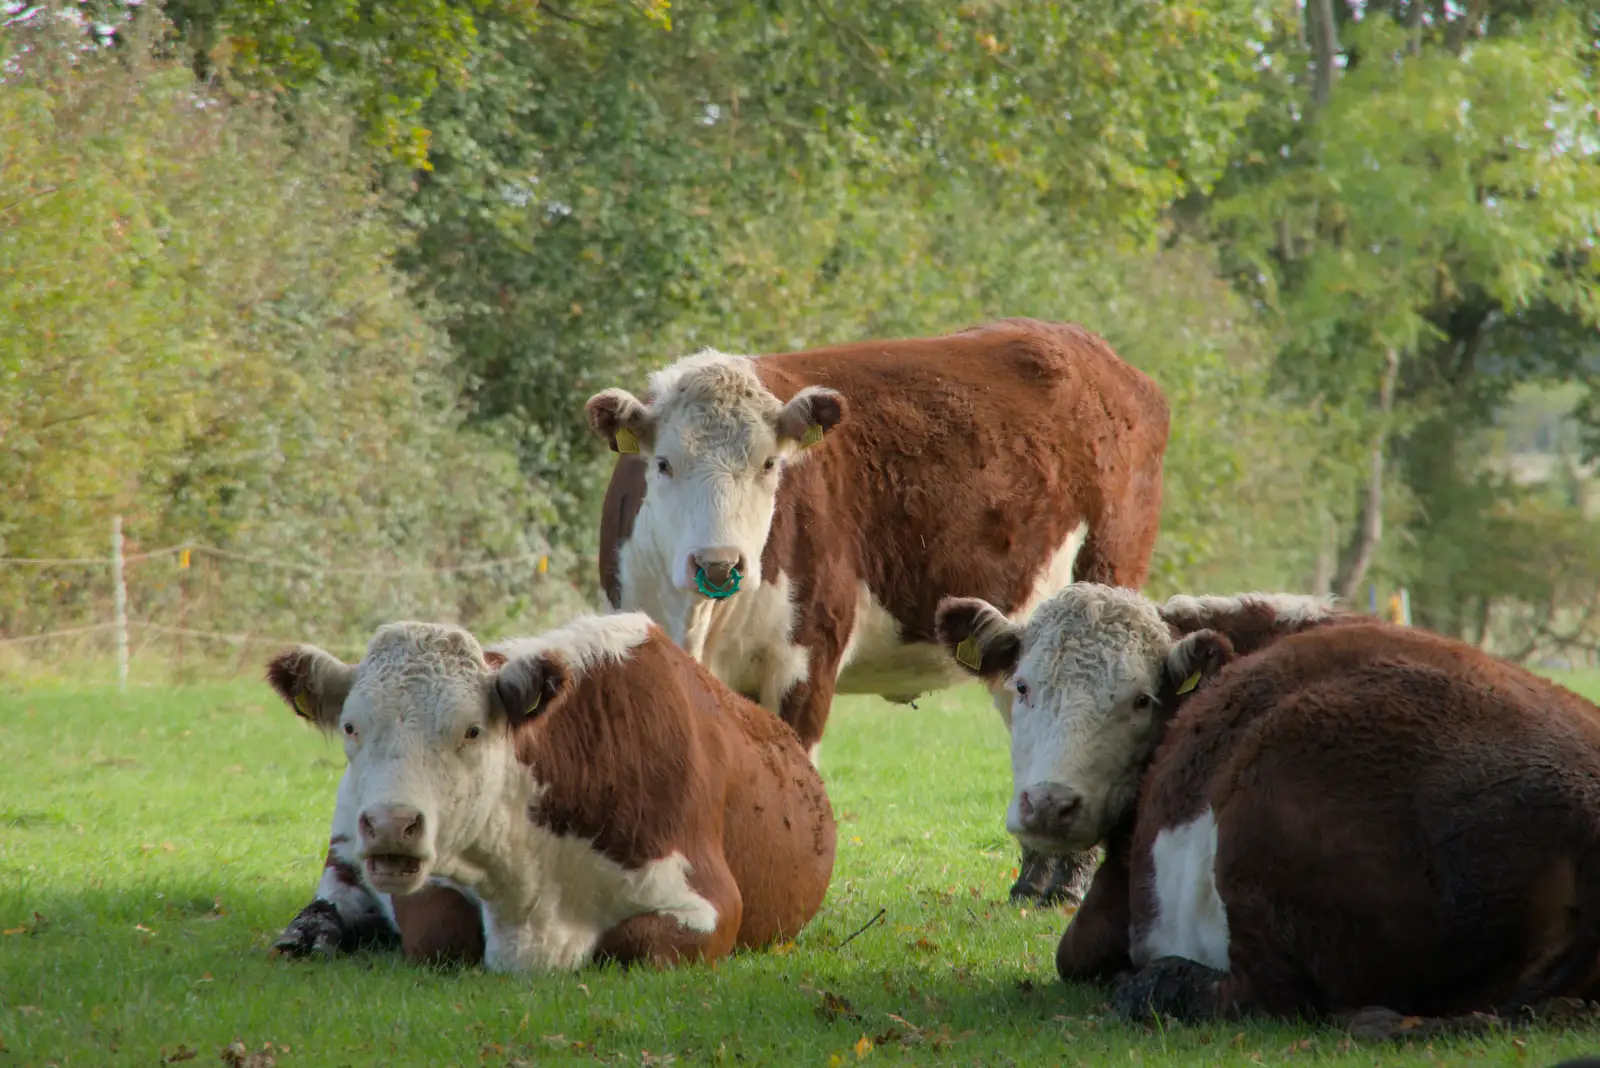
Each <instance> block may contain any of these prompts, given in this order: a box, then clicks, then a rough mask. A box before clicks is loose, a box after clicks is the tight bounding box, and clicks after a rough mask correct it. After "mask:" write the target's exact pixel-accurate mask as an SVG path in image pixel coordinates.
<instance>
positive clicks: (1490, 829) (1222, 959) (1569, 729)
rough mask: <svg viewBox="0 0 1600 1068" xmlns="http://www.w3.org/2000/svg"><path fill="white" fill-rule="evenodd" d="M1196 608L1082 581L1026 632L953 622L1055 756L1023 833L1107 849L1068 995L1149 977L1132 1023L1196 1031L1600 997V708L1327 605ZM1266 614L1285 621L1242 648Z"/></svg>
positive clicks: (1067, 967)
mask: <svg viewBox="0 0 1600 1068" xmlns="http://www.w3.org/2000/svg"><path fill="white" fill-rule="evenodd" d="M1230 600H1231V603H1230ZM1185 601H1186V606H1183V607H1186V609H1187V610H1186V611H1179V612H1172V611H1166V610H1163V609H1161V608H1158V607H1157V606H1156V605H1154V604H1151V603H1150V602H1148V601H1146V600H1144V599H1143V598H1141V597H1139V596H1138V595H1137V594H1135V593H1132V592H1130V591H1127V590H1117V589H1110V588H1107V587H1104V586H1097V585H1079V586H1073V587H1069V588H1068V589H1066V590H1064V591H1062V592H1061V593H1060V594H1059V595H1057V596H1056V597H1055V598H1054V599H1053V600H1051V601H1049V602H1047V603H1045V604H1044V605H1042V606H1041V607H1040V608H1039V609H1038V611H1037V612H1035V614H1034V616H1033V618H1032V619H1031V620H1030V621H1029V623H1028V625H1027V626H1026V627H1022V628H1018V627H1015V626H1014V625H1012V624H1011V623H1010V622H1009V621H1007V620H1005V619H1004V618H1003V617H1002V616H1001V615H1000V614H999V613H998V612H997V611H996V610H994V609H992V608H987V607H985V606H982V605H976V604H973V603H971V602H954V603H951V604H949V605H947V606H945V608H944V609H943V611H942V613H941V616H940V623H941V634H942V636H943V638H944V640H945V641H946V642H947V643H949V645H950V647H951V648H952V649H953V648H954V647H955V646H956V645H957V644H959V643H961V642H971V643H973V644H974V645H976V646H977V647H978V648H979V650H980V651H981V653H982V657H983V658H982V667H983V668H984V669H985V670H986V671H989V672H992V673H994V674H996V675H1003V676H1004V677H1006V678H1007V679H1009V680H1010V685H1011V686H1012V687H1013V688H1014V690H1015V691H1016V692H1017V693H1019V694H1020V695H1022V696H1020V697H1019V700H1018V703H1017V705H1016V707H1015V709H1014V712H1013V717H1014V723H1015V724H1017V727H1018V732H1019V734H1020V733H1028V732H1031V736H1032V737H1033V738H1034V739H1035V743H1036V745H1037V747H1038V749H1039V752H1038V754H1037V756H1036V758H1035V759H1032V760H1030V761H1027V762H1025V763H1026V767H1025V769H1023V770H1021V771H1020V772H1019V775H1018V779H1017V786H1018V797H1017V799H1016V800H1014V801H1013V809H1012V813H1011V818H1012V820H1013V821H1014V824H1015V825H1016V826H1020V827H1022V828H1025V829H1026V833H1028V834H1029V835H1030V836H1031V840H1032V841H1034V842H1035V844H1037V845H1038V846H1039V847H1040V848H1043V849H1054V850H1057V851H1077V850H1081V849H1083V848H1085V847H1086V846H1087V845H1089V844H1092V843H1095V842H1105V843H1106V846H1107V857H1106V860H1105V863H1104V864H1103V865H1102V866H1101V868H1100V870H1099V871H1098V872H1097V873H1096V875H1095V879H1094V882H1093V884H1092V886H1091V887H1090V890H1089V893H1088V894H1087V896H1086V897H1085V899H1084V902H1083V905H1082V907H1081V908H1080V909H1079V911H1078V913H1077V915H1076V916H1075V917H1074V919H1073V922H1072V924H1071V926H1069V927H1068V929H1067V931H1066V934H1065V935H1064V936H1063V937H1062V940H1061V943H1060V947H1059V949H1058V951H1057V958H1056V963H1057V968H1058V970H1059V971H1060V973H1061V975H1062V977H1063V978H1065V979H1068V980H1085V979H1101V980H1104V979H1112V978H1114V977H1117V976H1118V974H1119V973H1123V972H1125V971H1126V970H1128V969H1130V968H1131V969H1133V972H1132V974H1128V975H1124V976H1123V977H1122V978H1120V979H1119V980H1118V981H1117V984H1116V987H1115V989H1114V992H1113V1002H1114V1004H1115V1005H1116V1007H1117V1009H1118V1010H1119V1011H1120V1012H1121V1013H1123V1014H1124V1015H1126V1016H1130V1017H1140V1016H1148V1015H1149V1014H1150V1013H1151V1012H1152V1011H1155V1012H1159V1013H1162V1014H1166V1015H1171V1016H1174V1017H1177V1018H1180V1019H1190V1020H1203V1019H1207V1018H1215V1017H1220V1016H1228V1015H1234V1014H1241V1013H1252V1012H1256V1013H1264V1014H1269V1015H1276V1016H1282V1017H1295V1016H1300V1017H1317V1016H1327V1015H1331V1014H1344V1013H1350V1012H1356V1011H1358V1010H1363V1009H1368V1008H1369V1007H1372V1006H1383V1007H1385V1008H1387V1009H1388V1010H1395V1011H1398V1012H1400V1013H1407V1014H1416V1015H1426V1016H1448V1015H1454V1014H1464V1013H1468V1012H1475V1011H1477V1012H1481V1011H1494V1012H1499V1013H1502V1014H1506V1013H1510V1012H1515V1011H1518V1010H1520V1008H1521V1007H1522V1006H1524V1005H1532V1004H1537V1003H1538V1002H1540V1001H1542V1000H1544V999H1546V998H1549V997H1553V996H1580V997H1592V996H1594V995H1595V994H1596V993H1597V992H1600V709H1596V708H1595V706H1594V705H1592V704H1590V703H1589V702H1588V701H1585V700H1583V699H1582V698H1580V697H1578V696H1577V695H1575V694H1573V693H1571V692H1569V691H1567V690H1565V689H1563V688H1561V687H1560V686H1557V685H1556V684H1554V683H1552V682H1550V681H1548V680H1546V679H1542V678H1539V677H1538V676H1535V675H1533V674H1531V673H1529V672H1527V671H1525V670H1523V669H1521V668H1518V667H1515V666H1513V665H1510V664H1507V663H1504V662H1502V661H1499V660H1496V659H1494V658H1492V657H1490V656H1488V655H1487V654H1485V653H1483V652H1481V651H1480V650H1478V649H1475V648H1473V647H1472V646H1469V645H1466V644H1463V643H1461V642H1458V641H1454V640H1451V639H1447V638H1442V637H1439V636H1438V635H1434V634H1430V633H1428V632H1425V631H1421V630H1417V629H1412V628H1408V627H1401V626H1396V625H1393V624H1389V623H1383V622H1379V621H1376V620H1371V619H1366V618H1363V617H1359V616H1354V615H1352V614H1335V615H1326V614H1324V613H1323V612H1322V611H1321V610H1320V609H1319V608H1318V607H1317V605H1316V604H1315V602H1306V601H1298V602H1297V601H1293V600H1287V601H1286V600H1275V601H1274V600H1262V599H1255V600H1252V599H1251V598H1250V597H1249V596H1248V595H1247V596H1246V597H1244V598H1239V599H1216V600H1214V601H1212V602H1211V604H1210V608H1209V609H1208V608H1206V607H1205V605H1204V603H1202V602H1197V601H1194V600H1192V599H1185ZM1169 605H1170V602H1169ZM1241 608H1243V609H1248V612H1245V613H1244V614H1245V615H1254V617H1255V618H1256V619H1257V620H1258V622H1259V621H1260V620H1262V619H1265V618H1266V617H1267V616H1268V614H1269V613H1271V612H1273V611H1275V612H1276V613H1277V615H1278V616H1279V620H1280V622H1279V624H1277V625H1269V626H1265V627H1260V626H1257V627H1246V628H1242V629H1238V630H1236V631H1235V633H1237V634H1239V636H1240V640H1239V641H1238V642H1237V643H1236V642H1235V641H1234V640H1232V638H1231V636H1230V633H1229V631H1230V624H1232V623H1236V622H1237V621H1238V619H1240V618H1241V612H1240V609H1241ZM1208 616H1209V618H1208ZM1179 619H1181V623H1180V625H1178V626H1174V622H1175V621H1177V620H1179ZM1330 623H1334V624H1337V625H1325V624H1330ZM1179 631H1187V633H1185V634H1183V636H1181V637H1180V636H1178V632H1179ZM1239 647H1245V648H1250V647H1254V648H1255V649H1256V651H1254V652H1249V653H1245V654H1244V655H1239V654H1240V652H1241V651H1242V650H1241V648H1239ZM1390 1015H1392V1012H1391V1013H1390Z"/></svg>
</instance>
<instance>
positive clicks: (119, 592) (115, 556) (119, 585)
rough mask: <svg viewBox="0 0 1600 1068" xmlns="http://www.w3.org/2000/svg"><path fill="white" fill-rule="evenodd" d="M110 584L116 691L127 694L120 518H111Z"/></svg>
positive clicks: (125, 589) (125, 596) (125, 597)
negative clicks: (114, 618) (114, 619)
mask: <svg viewBox="0 0 1600 1068" xmlns="http://www.w3.org/2000/svg"><path fill="white" fill-rule="evenodd" d="M111 584H112V591H111V593H112V597H113V598H114V600H115V604H116V610H117V689H118V690H119V691H121V692H122V693H127V692H128V586H127V583H126V581H125V580H124V578H123V573H122V517H121V516H120V515H118V516H112V517H111Z"/></svg>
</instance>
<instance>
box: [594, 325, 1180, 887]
mask: <svg viewBox="0 0 1600 1068" xmlns="http://www.w3.org/2000/svg"><path fill="white" fill-rule="evenodd" d="M587 413H588V418H589V423H590V426H591V427H592V428H593V429H594V431H595V433H596V434H598V435H599V436H600V437H601V438H602V439H604V440H605V441H606V442H607V443H608V444H609V445H610V447H611V448H612V449H613V450H615V451H617V452H619V453H621V454H622V456H621V458H620V459H619V461H618V463H617V465H616V468H615V470H614V471H613V473H612V476H611V483H610V485H609V487H608V489H607V492H606V500H605V506H604V515H603V518H602V522H601V528H600V575H601V580H602V583H603V585H604V587H605V590H606V594H607V596H608V597H609V599H610V601H611V603H612V605H613V606H614V607H618V608H627V609H637V610H642V611H644V612H647V613H648V614H649V615H650V616H651V617H652V618H654V619H655V620H656V621H657V622H658V623H660V624H661V626H663V627H664V628H666V630H667V631H668V633H670V634H671V635H672V637H673V638H674V640H676V641H678V642H679V643H680V644H682V645H683V646H684V647H685V648H686V649H688V650H689V652H690V653H691V654H692V655H693V656H694V657H695V658H696V659H698V660H700V661H701V662H703V663H705V664H706V665H707V666H708V667H710V669H711V670H712V671H713V672H714V673H715V674H716V675H717V676H718V677H719V678H721V679H722V680H723V681H725V682H726V683H727V684H728V685H729V686H731V687H733V689H735V690H737V691H738V692H740V693H742V694H745V695H747V696H749V697H751V698H753V699H756V700H759V701H760V702H761V704H762V705H764V706H765V707H767V708H768V709H770V710H771V711H772V712H774V713H776V714H778V715H780V716H781V717H782V718H783V719H784V720H785V721H786V722H788V723H790V724H792V725H793V726H794V728H795V731H796V732H797V733H798V734H799V736H800V740H801V742H802V743H803V744H804V745H806V746H807V747H809V748H810V749H811V751H812V758H813V760H815V758H816V747H817V744H818V742H819V741H820V740H821V738H822V734H823V727H824V725H825V724H826V722H827V718H828V711H829V707H830V705H831V703H832V701H833V696H834V693H835V692H842V693H872V694H879V695H882V696H883V697H886V698H888V699H890V700H893V701H899V702H904V703H909V702H910V701H911V700H912V699H914V698H915V697H917V696H918V695H920V694H923V693H926V692H929V691H931V690H936V689H941V688H944V687H947V686H950V685H953V684H955V683H957V682H959V681H962V679H963V676H962V674H961V671H960V669H959V668H958V667H956V666H955V665H952V664H951V663H950V662H949V660H948V658H946V657H945V656H944V654H943V652H942V651H941V650H940V648H939V646H938V644H937V642H936V640H935V635H934V626H933V617H934V609H935V607H936V606H937V605H938V603H939V600H940V598H942V597H946V596H952V595H954V596H970V597H982V598H984V599H985V600H987V601H989V602H990V603H992V604H994V605H996V606H998V607H999V608H1000V609H1001V610H1002V611H1003V612H1004V613H1005V614H1006V615H1007V616H1009V617H1011V618H1013V619H1018V620H1020V619H1025V618H1026V617H1027V615H1028V613H1029V612H1031V611H1032V609H1033V607H1034V606H1035V605H1037V604H1038V603H1039V602H1040V601H1041V600H1042V599H1043V598H1044V597H1046V596H1048V595H1049V594H1051V593H1053V592H1054V591H1055V590H1057V589H1059V588H1060V587H1061V586H1062V585H1064V584H1066V583H1068V582H1070V581H1072V580H1073V579H1092V580H1095V581H1099V582H1106V583H1114V584H1117V585H1123V586H1130V587H1138V586H1140V585H1141V584H1142V583H1143V582H1144V579H1145V575H1146V572H1147V570H1148V567H1149V560H1150V552H1151V549H1152V548H1153V546H1154V543H1155V538H1156V526H1157V521H1158V519H1159V514H1160V510H1161V467H1162V459H1163V456H1164V454H1165V452H1166V443H1167V430H1168V414H1167V405H1166V401H1165V399H1164V398H1163V397H1162V395H1161V392H1160V390H1159V389H1158V388H1157V387H1156V385H1155V384H1154V383H1153V382H1152V381H1151V380H1150V379H1149V378H1148V377H1146V376H1145V375H1144V374H1142V373H1141V372H1139V371H1138V370H1136V369H1135V368H1133V367H1130V366H1129V365H1128V364H1126V363H1124V362H1123V361H1122V360H1120V359H1119V358H1118V357H1117V355H1116V354H1115V353H1113V352H1112V351H1111V348H1110V346H1108V345H1107V344H1106V343H1105V341H1104V340H1102V339H1101V338H1099V337H1097V336H1096V335H1094V334H1092V333H1090V332H1089V331H1087V330H1085V329H1083V328H1082V327H1079V326H1076V325H1072V324H1063V323H1046V322H1039V321H1036V320H1031V319H1007V320H1003V321H1001V322H997V323H993V324H990V325H987V326H982V327H977V328H974V329H970V330H964V331H962V332H960V333H956V334H951V335H948V336H944V337H936V338H922V339H916V340H901V341H873V342H865V343H861V344H854V345H842V346H838V347H835V348H827V349H817V350H813V351H807V352H794V353H787V354H783V355H767V356H753V357H752V356H730V355H725V354H722V353H718V352H713V351H706V352H702V353H699V354H697V355H694V356H690V357H686V358H684V359H681V360H679V361H678V362H677V363H675V364H673V365H671V366H670V367H667V368H665V369H664V370H661V371H658V372H656V373H655V374H653V375H652V376H651V377H650V389H649V392H648V395H647V399H645V400H640V399H638V398H636V397H634V396H633V395H632V394H630V393H628V392H627V391H625V390H621V389H608V390H606V391H605V392H603V393H599V394H597V395H595V396H594V397H592V398H590V400H589V403H588V406H587ZM995 699H996V705H997V707H998V708H999V709H1000V712H1001V715H1002V716H1003V717H1004V718H1005V719H1006V721H1007V723H1008V724H1009V722H1010V708H1009V704H1010V700H1009V695H1008V694H1006V693H1004V692H1003V691H997V692H996V695H995ZM1088 870H1089V858H1088V857H1079V858H1073V859H1071V860H1069V861H1065V862H1063V861H1059V860H1054V861H1046V860H1045V859H1044V858H1041V857H1036V856H1031V855H1030V854H1028V853H1027V852H1026V851H1025V852H1024V855H1023V872H1022V875H1021V877H1020V878H1019V879H1018V881H1017V885H1016V886H1015V887H1013V889H1012V896H1013V898H1017V899H1025V898H1030V897H1032V898H1043V899H1045V900H1059V899H1060V898H1062V897H1065V896H1070V895H1072V894H1073V893H1074V892H1075V891H1076V889H1077V886H1078V885H1081V883H1080V881H1081V880H1083V879H1084V878H1085V876H1086V874H1087V871H1088Z"/></svg>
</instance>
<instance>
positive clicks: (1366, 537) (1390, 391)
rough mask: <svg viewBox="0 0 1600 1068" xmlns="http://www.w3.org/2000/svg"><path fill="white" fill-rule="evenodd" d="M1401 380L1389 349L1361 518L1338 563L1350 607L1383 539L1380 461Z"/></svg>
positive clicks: (1338, 585)
mask: <svg viewBox="0 0 1600 1068" xmlns="http://www.w3.org/2000/svg"><path fill="white" fill-rule="evenodd" d="M1399 376H1400V354H1399V353H1397V352H1395V350H1394V349H1392V348H1391V349H1389V351H1388V352H1387V353H1386V354H1385V366H1384V369H1383V381H1382V383H1381V384H1380V385H1379V386H1378V429H1377V432H1376V433H1375V434H1374V435H1373V440H1372V461H1371V468H1370V471H1369V473H1368V475H1367V492H1366V494H1365V496H1364V497H1363V498H1362V501H1361V518H1360V521H1359V522H1358V523H1357V524H1356V529H1355V531H1354V533H1353V534H1352V535H1351V538H1350V543H1349V544H1348V545H1346V546H1345V551H1344V553H1343V554H1342V559H1341V560H1340V561H1339V572H1338V578H1337V579H1336V580H1335V583H1334V586H1335V589H1336V590H1337V591H1338V594H1339V596H1340V597H1341V598H1343V599H1344V601H1345V602H1346V603H1347V604H1348V603H1353V602H1354V601H1355V596H1356V591H1357V590H1358V589H1359V588H1360V586H1361V582H1362V580H1363V579H1365V578H1366V577H1367V568H1368V567H1370V566H1371V565H1372V557H1373V554H1374V553H1375V552H1377V549H1378V542H1379V541H1380V540H1382V538H1383V459H1384V453H1385V452H1386V451H1387V450H1388V447H1389V412H1390V410H1391V409H1393V408H1394V387H1395V380H1396V379H1397V378H1399Z"/></svg>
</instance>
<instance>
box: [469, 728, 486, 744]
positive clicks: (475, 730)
mask: <svg viewBox="0 0 1600 1068" xmlns="http://www.w3.org/2000/svg"><path fill="white" fill-rule="evenodd" d="M482 733H483V728H482V727H480V726H478V725H477V724H476V723H474V724H473V725H472V726H470V727H468V728H467V741H469V742H470V741H472V739H474V738H476V737H477V736H478V735H480V734H482Z"/></svg>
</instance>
